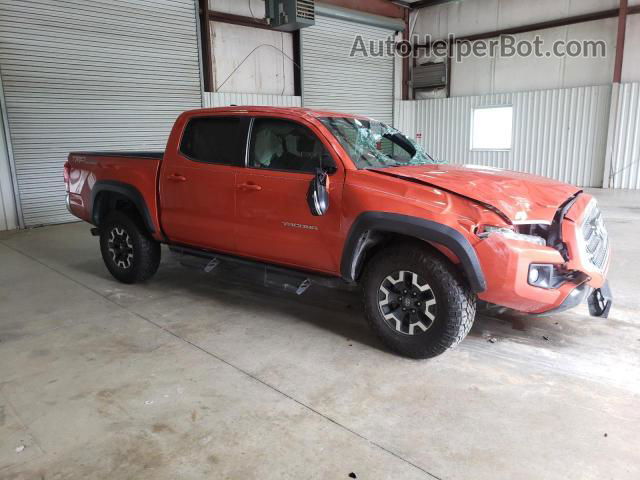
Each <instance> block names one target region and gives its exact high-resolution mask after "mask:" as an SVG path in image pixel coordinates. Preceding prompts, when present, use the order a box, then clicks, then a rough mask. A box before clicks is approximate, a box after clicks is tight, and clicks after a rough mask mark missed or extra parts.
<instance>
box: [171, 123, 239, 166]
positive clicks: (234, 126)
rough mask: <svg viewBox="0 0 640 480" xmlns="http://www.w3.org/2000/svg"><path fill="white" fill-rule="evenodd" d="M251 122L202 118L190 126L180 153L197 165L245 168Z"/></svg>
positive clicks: (183, 138) (186, 130)
mask: <svg viewBox="0 0 640 480" xmlns="http://www.w3.org/2000/svg"><path fill="white" fill-rule="evenodd" d="M247 125H248V121H246V119H245V118H243V117H200V118H193V119H191V120H190V121H189V123H188V124H187V126H186V128H185V130H184V134H183V136H182V142H181V143H180V152H181V153H182V154H183V155H185V156H187V157H189V158H190V159H191V160H194V161H196V162H205V163H215V164H220V165H238V166H240V165H242V164H243V160H244V147H245V140H246V132H247Z"/></svg>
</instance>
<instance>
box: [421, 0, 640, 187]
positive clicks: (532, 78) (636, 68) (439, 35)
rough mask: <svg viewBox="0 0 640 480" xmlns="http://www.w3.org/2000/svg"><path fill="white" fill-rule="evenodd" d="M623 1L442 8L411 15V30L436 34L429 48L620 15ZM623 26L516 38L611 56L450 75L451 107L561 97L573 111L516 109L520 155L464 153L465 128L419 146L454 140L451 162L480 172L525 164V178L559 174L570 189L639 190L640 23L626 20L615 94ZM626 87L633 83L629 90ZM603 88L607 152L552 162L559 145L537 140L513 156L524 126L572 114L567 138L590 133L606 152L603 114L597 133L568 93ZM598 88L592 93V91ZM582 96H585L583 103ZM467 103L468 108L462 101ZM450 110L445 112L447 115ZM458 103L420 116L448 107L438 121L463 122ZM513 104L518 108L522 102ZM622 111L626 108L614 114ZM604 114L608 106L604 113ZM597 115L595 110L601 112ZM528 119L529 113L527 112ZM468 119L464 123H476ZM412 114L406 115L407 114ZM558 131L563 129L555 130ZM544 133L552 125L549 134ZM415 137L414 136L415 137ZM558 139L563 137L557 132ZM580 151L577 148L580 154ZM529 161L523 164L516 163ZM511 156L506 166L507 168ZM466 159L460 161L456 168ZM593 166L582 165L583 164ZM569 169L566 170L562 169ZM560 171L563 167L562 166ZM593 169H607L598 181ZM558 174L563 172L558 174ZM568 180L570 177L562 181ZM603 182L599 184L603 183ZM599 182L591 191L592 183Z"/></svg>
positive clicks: (487, 62) (460, 67)
mask: <svg viewBox="0 0 640 480" xmlns="http://www.w3.org/2000/svg"><path fill="white" fill-rule="evenodd" d="M629 4H630V5H638V4H640V0H630V1H629ZM618 6H619V0H582V1H579V2H578V1H574V0H540V1H536V2H530V1H526V0H474V1H469V0H464V1H458V2H450V3H444V4H441V5H436V6H432V7H428V8H422V9H420V10H417V11H415V12H413V14H412V18H411V22H412V23H413V22H415V27H414V31H413V33H414V34H415V35H418V36H419V37H420V38H422V37H423V36H424V35H426V34H430V35H431V38H432V39H433V40H436V39H445V38H446V37H447V35H448V34H449V33H450V32H452V33H455V34H456V36H458V37H464V36H466V35H474V34H480V33H485V32H492V31H497V30H500V29H504V28H511V27H518V26H523V25H528V24H533V23H537V22H544V21H550V20H557V19H561V18H566V17H570V16H575V15H583V14H588V13H593V12H597V11H603V10H608V9H616V8H618ZM617 24H618V20H617V18H609V19H603V20H596V21H590V22H584V23H578V24H574V25H569V26H563V27H556V28H549V29H545V30H537V31H535V32H528V33H522V34H518V35H515V37H516V39H518V40H520V39H528V40H533V38H534V37H535V36H539V37H540V38H541V39H542V40H543V41H544V48H545V49H547V48H551V45H552V43H553V42H554V41H555V40H565V41H566V40H603V41H604V42H606V45H607V48H606V55H605V56H604V57H602V58H570V57H561V58H555V57H551V58H546V57H543V58H536V57H529V58H522V57H517V56H516V57H513V58H500V57H498V58H474V57H469V58H465V59H463V60H462V61H461V62H453V63H452V67H451V84H450V89H451V91H450V94H451V97H452V100H453V99H455V98H457V97H464V98H467V97H469V100H468V101H466V100H465V101H466V102H470V103H472V104H473V103H474V102H478V101H481V100H478V99H479V98H480V99H481V98H485V99H486V98H491V96H492V95H498V94H512V95H513V98H514V99H516V100H517V99H518V98H523V96H525V97H526V96H528V97H529V98H539V99H542V98H544V99H548V98H554V97H555V96H558V95H559V96H561V97H563V98H565V99H567V100H566V101H567V102H569V103H568V104H561V105H557V104H556V103H555V102H548V103H539V104H536V105H535V106H534V107H533V108H532V109H528V110H527V111H526V112H524V111H522V110H521V109H517V108H516V109H514V149H513V150H512V151H511V152H509V153H504V152H484V153H483V154H482V155H479V154H478V153H477V152H470V151H468V150H460V149H461V148H464V147H462V145H467V146H468V145H469V139H468V136H467V132H466V131H465V130H464V125H465V123H462V124H460V127H461V128H458V126H457V125H452V126H451V128H453V129H454V132H449V133H446V134H445V133H444V132H441V133H440V135H442V136H440V137H438V138H431V139H427V138H424V139H423V142H432V143H433V144H442V143H443V142H445V141H453V140H454V139H456V140H457V141H458V143H459V145H457V146H456V147H452V148H454V149H455V148H458V150H457V151H456V152H455V153H456V155H455V158H449V160H450V161H453V162H459V161H468V160H470V159H471V160H477V161H479V162H480V163H482V164H490V165H493V166H496V167H506V168H513V166H514V165H515V166H518V165H519V166H523V167H525V168H524V170H525V171H533V172H535V173H542V174H546V173H545V172H554V175H553V176H554V177H555V178H558V179H560V180H568V181H572V179H575V181H577V183H580V184H581V185H584V186H596V187H601V186H604V187H609V186H611V187H616V188H640V187H638V185H640V172H639V171H638V168H637V165H638V162H640V151H639V148H638V144H637V142H638V139H639V138H640V122H639V121H637V119H636V117H635V110H634V105H635V106H637V96H636V95H637V89H636V87H634V86H633V84H632V82H638V81H640V65H639V64H638V62H636V61H635V59H636V58H637V52H638V50H639V49H640V15H637V14H636V15H629V16H628V18H627V33H626V40H625V49H624V58H625V62H624V64H623V69H622V82H623V85H622V86H621V87H620V89H619V92H618V89H617V88H614V89H611V88H610V87H611V84H612V80H613V70H614V59H615V50H616V40H617V39H616V36H617ZM428 60H429V59H428V58H427V57H421V58H419V59H418V60H417V63H418V64H420V63H423V62H426V61H428ZM625 83H627V84H629V85H625ZM599 86H606V87H607V88H608V89H609V91H611V92H612V96H611V97H610V98H609V100H608V105H609V106H612V107H613V108H612V117H611V120H612V122H614V124H613V125H612V130H611V135H610V136H609V138H608V145H605V148H604V150H602V149H599V150H596V151H592V152H591V154H590V155H589V156H588V158H589V160H586V159H585V158H583V157H581V156H579V155H568V154H565V155H560V157H558V156H555V155H551V154H550V152H553V150H554V146H553V144H551V143H550V142H551V140H550V139H549V138H548V137H547V136H545V135H539V134H538V133H537V132H535V131H533V132H531V135H530V138H529V140H528V141H529V143H530V147H529V148H527V149H517V145H518V144H519V140H518V138H516V137H515V135H517V130H518V127H519V126H521V125H528V123H529V122H531V121H534V123H535V122H539V119H540V118H554V116H555V115H556V114H557V111H558V110H564V111H566V112H567V115H568V117H567V118H566V119H565V121H566V122H568V123H566V122H565V123H564V126H565V127H567V128H569V132H570V133H572V132H579V131H581V129H582V128H583V127H584V126H585V125H589V126H588V128H589V129H590V130H589V131H590V132H591V135H593V136H595V137H596V138H594V140H593V141H594V144H595V145H601V142H602V135H605V137H606V135H607V134H606V132H605V133H603V130H602V129H601V128H600V125H601V124H600V121H601V119H602V114H601V113H598V115H597V118H598V123H597V125H598V128H595V127H594V126H591V123H590V122H592V121H594V119H595V118H596V117H594V116H593V111H592V110H591V109H584V108H583V109H581V107H580V102H578V103H573V100H572V99H573V98H574V97H573V94H563V93H562V92H572V91H574V89H575V88H576V87H584V88H585V90H584V91H585V92H587V91H591V92H595V91H598V92H600V91H599V90H598V87H599ZM594 88H595V89H596V90H594ZM445 96H446V91H445V90H441V91H436V92H429V93H419V92H416V97H415V98H416V99H420V98H444V97H445ZM585 98H586V97H585ZM465 101H462V103H464V102H465ZM447 105H449V107H447ZM455 105H457V103H456V102H452V101H444V102H441V103H440V106H438V107H436V106H435V105H434V106H432V107H430V108H424V109H423V111H424V112H427V111H434V110H438V109H442V108H444V109H445V110H446V109H447V108H451V110H450V111H449V113H446V112H445V113H442V115H444V116H445V117H446V118H448V117H449V116H451V115H454V116H455V115H460V112H459V111H455V110H453V109H454V108H456V107H455ZM514 105H518V103H517V101H516V103H515V104H514ZM592 105H598V108H599V109H600V108H601V107H602V106H603V105H604V104H603V103H602V97H601V93H598V101H597V102H595V103H593V104H592ZM618 106H620V109H618V108H617V107H618ZM606 108H609V107H608V106H607V107H606ZM533 111H535V112H537V113H536V115H537V116H536V117H530V116H529V115H530V113H531V112H533ZM600 111H601V110H598V112H600ZM527 112H528V113H527ZM468 115H469V118H467V117H465V122H466V121H470V115H471V114H470V113H469V114H468ZM409 116H410V115H409ZM419 121H420V122H421V123H422V125H421V126H420V127H416V128H414V130H416V131H418V130H422V131H424V132H425V135H428V132H433V131H434V129H437V127H435V126H433V125H430V124H429V119H428V118H426V117H425V118H421V119H419ZM555 125H556V126H557V127H558V128H560V127H561V126H563V122H559V123H556V124H555ZM545 128H546V129H547V130H545V131H549V130H548V128H549V127H548V126H545ZM608 128H609V118H607V121H606V124H605V130H607V129H608ZM409 133H411V132H409ZM553 133H555V135H556V136H559V135H561V134H563V131H561V130H556V131H554V132H553ZM578 138H579V137H578ZM580 147H581V145H576V147H575V148H578V149H580ZM520 155H526V156H527V157H526V158H516V156H520ZM509 158H510V160H509ZM459 159H463V160H459ZM587 161H588V162H591V163H589V164H588V165H585V162H587ZM566 162H569V163H566ZM559 165H564V167H559ZM597 169H601V170H602V171H601V172H600V174H599V175H595V172H596V170H597ZM555 172H558V173H555ZM561 172H565V173H561ZM586 172H594V175H588V176H587V177H585V174H586ZM598 179H599V181H596V180H598ZM594 182H595V183H594Z"/></svg>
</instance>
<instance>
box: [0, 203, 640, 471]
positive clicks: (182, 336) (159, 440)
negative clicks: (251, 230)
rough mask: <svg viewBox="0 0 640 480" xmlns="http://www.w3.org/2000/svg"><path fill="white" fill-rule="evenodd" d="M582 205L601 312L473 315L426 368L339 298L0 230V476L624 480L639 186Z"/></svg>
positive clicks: (74, 233) (635, 424) (36, 233)
mask: <svg viewBox="0 0 640 480" xmlns="http://www.w3.org/2000/svg"><path fill="white" fill-rule="evenodd" d="M597 195H598V196H599V197H600V198H601V202H602V204H603V210H604V211H605V214H606V216H607V219H608V227H609V230H610V232H611V235H612V237H613V245H614V248H615V257H614V260H613V267H612V272H611V280H612V283H613V288H614V293H615V294H616V298H617V303H616V305H615V307H614V310H613V312H612V315H611V318H610V319H609V320H600V319H593V318H590V317H589V316H588V315H587V313H586V308H583V307H581V308H579V309H578V310H576V311H574V312H571V313H566V314H561V315H557V316H554V317H551V318H542V319H541V318H528V317H521V316H515V315H507V316H502V317H499V318H489V317H480V318H478V319H477V320H476V323H475V326H474V328H473V330H472V332H471V334H470V335H469V337H468V338H467V339H466V340H465V341H464V342H463V343H462V344H461V345H460V346H459V347H458V348H457V349H456V350H454V351H452V352H450V353H448V354H446V355H444V356H441V357H439V358H437V359H434V360H431V361H411V360H406V359H403V358H399V357H397V356H394V355H391V354H389V353H387V352H386V351H384V349H383V348H382V347H381V345H380V344H379V343H378V342H377V340H376V339H375V338H374V337H373V336H372V334H371V333H369V331H368V330H367V328H366V325H365V323H364V320H363V317H362V314H361V306H360V302H359V299H358V296H357V295H355V294H352V293H348V292H335V291H334V292H332V291H327V290H323V289H318V288H315V287H314V288H313V289H312V290H310V291H309V293H308V294H307V295H305V296H303V297H300V298H298V297H295V296H293V295H290V294H287V293H279V292H275V291H273V290H269V289H267V288H264V287H261V286H259V285H247V282H246V281H245V280H244V277H243V274H242V273H238V272H235V273H230V274H228V273H225V272H224V271H221V272H218V273H217V274H216V273H212V274H205V273H201V272H197V271H193V270H187V269H184V268H183V267H181V266H179V265H178V264H177V262H176V261H175V259H172V258H171V257H170V256H169V255H165V257H164V260H163V265H162V266H161V270H160V271H159V273H158V275H157V276H156V277H155V278H154V279H153V280H152V281H151V282H150V283H148V284H146V285H137V286H124V285H121V284H118V283H116V282H115V281H114V280H113V279H112V278H111V277H110V276H109V274H108V273H107V271H106V269H105V268H104V266H103V264H102V261H101V259H100V255H99V252H98V242H97V239H95V238H92V237H91V236H90V235H89V227H88V226H87V225H85V224H72V225H62V226H56V227H48V228H40V229H34V230H29V231H22V232H13V233H5V234H2V235H0V478H2V479H91V478H109V479H115V478H118V479H119V478H135V479H154V480H158V479H170V478H171V479H174V478H181V479H191V478H233V479H248V478H260V479H268V478H274V479H276V478H277V479H281V478H292V479H310V478H318V479H341V478H344V479H348V478H349V474H350V473H351V472H353V473H355V474H356V475H357V478H359V479H382V478H388V479H413V478H416V479H418V478H427V479H428V478H440V479H447V480H448V479H474V480H481V479H489V478H491V479H496V478H503V479H504V478H518V479H529V478H531V479H541V478H544V479H563V480H564V479H568V478H572V479H573V478H580V479H591V478H593V479H602V478H615V479H618V480H619V479H638V478H640V435H639V432H640V319H639V318H638V311H639V310H640V287H639V285H640V274H639V273H638V272H640V246H639V245H640V244H639V243H638V235H639V234H640V192H633V193H632V192H626V193H625V192H616V193H611V192H597ZM165 253H167V252H165ZM222 276H224V277H225V278H221V277H222ZM490 337H495V338H496V339H497V342H496V343H490V342H489V341H488V338H490ZM545 337H546V338H545Z"/></svg>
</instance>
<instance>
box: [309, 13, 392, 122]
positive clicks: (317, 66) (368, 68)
mask: <svg viewBox="0 0 640 480" xmlns="http://www.w3.org/2000/svg"><path fill="white" fill-rule="evenodd" d="M356 36H360V37H361V38H362V39H363V41H364V44H365V45H367V46H368V45H369V42H370V41H374V42H378V41H385V40H387V39H388V38H389V37H390V36H391V37H393V36H394V31H393V30H389V29H385V28H380V27H376V26H370V25H365V24H362V23H356V22H353V21H348V20H342V19H337V18H332V17H328V16H324V15H322V14H319V13H318V12H316V24H315V25H314V26H312V27H309V28H304V29H302V31H301V34H300V37H301V46H300V49H301V56H302V104H303V106H304V107H307V108H317V109H325V110H332V111H337V112H346V113H355V114H361V115H367V116H371V117H374V118H376V119H377V120H380V121H382V122H385V123H387V124H389V125H391V124H392V123H393V102H394V81H395V76H394V66H395V61H394V57H392V56H388V55H382V56H371V55H369V56H367V57H365V56H364V55H359V54H356V55H355V56H353V57H352V56H351V55H350V54H351V52H352V50H353V46H354V39H355V38H356Z"/></svg>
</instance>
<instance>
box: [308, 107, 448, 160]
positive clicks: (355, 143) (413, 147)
mask: <svg viewBox="0 0 640 480" xmlns="http://www.w3.org/2000/svg"><path fill="white" fill-rule="evenodd" d="M320 120H321V121H322V123H323V124H324V125H325V127H327V128H328V129H329V130H330V131H331V133H333V135H334V136H335V137H336V138H337V139H338V141H339V142H340V144H341V145H342V147H343V148H344V149H345V150H346V151H347V153H348V154H349V156H350V157H351V160H352V161H353V163H355V165H356V166H357V167H358V168H359V169H367V168H387V167H405V166H413V165H432V164H439V163H445V162H443V161H439V160H434V159H433V158H432V157H431V156H429V154H428V153H427V152H425V151H424V149H423V148H422V147H421V146H420V145H418V144H417V143H416V142H415V141H414V140H412V139H410V138H407V137H405V136H404V135H403V134H402V133H400V131H398V130H396V129H395V128H392V127H389V126H387V125H385V124H384V123H381V122H377V121H375V120H367V119H360V118H344V117H325V118H321V119H320Z"/></svg>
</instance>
